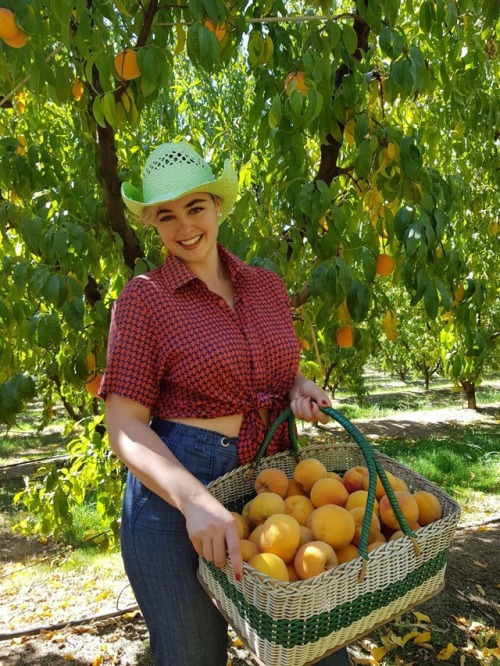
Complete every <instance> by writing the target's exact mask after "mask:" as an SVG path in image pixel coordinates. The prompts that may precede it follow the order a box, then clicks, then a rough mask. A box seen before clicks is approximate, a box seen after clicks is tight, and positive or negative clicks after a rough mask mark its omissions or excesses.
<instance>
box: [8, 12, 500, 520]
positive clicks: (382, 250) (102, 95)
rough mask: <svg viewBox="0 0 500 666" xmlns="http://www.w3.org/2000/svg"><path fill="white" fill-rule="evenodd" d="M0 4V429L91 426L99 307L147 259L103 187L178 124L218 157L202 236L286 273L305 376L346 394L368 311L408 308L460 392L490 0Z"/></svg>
mask: <svg viewBox="0 0 500 666" xmlns="http://www.w3.org/2000/svg"><path fill="white" fill-rule="evenodd" d="M0 5H1V10H2V11H1V12H0V36H1V37H2V39H1V40H0V81H1V87H0V91H1V92H0V124H1V128H2V138H1V139H0V160H1V165H2V168H1V170H0V193H1V201H0V228H1V233H2V235H1V243H0V253H1V256H2V262H1V266H0V271H1V282H0V318H1V321H2V326H3V329H4V335H3V336H2V339H1V341H0V357H1V361H2V363H1V368H2V369H1V372H0V420H1V421H3V422H5V423H7V424H8V425H12V424H13V423H14V421H15V418H16V415H17V414H19V413H20V412H22V411H23V410H24V409H25V407H26V404H27V403H28V401H30V400H33V399H34V398H36V399H37V400H39V401H41V402H42V403H43V404H44V405H45V407H46V409H45V410H44V411H43V414H44V417H43V418H42V421H41V423H40V425H44V423H46V422H48V420H49V419H50V414H51V409H52V405H53V404H55V403H56V402H57V403H58V404H62V405H63V406H64V408H65V410H66V413H67V415H68V418H69V419H71V420H73V421H81V420H82V419H87V420H86V421H84V423H85V428H87V427H88V423H89V421H88V420H89V419H90V420H92V423H94V425H96V424H97V425H99V428H98V430H97V431H96V432H97V433H98V434H99V436H101V435H102V433H103V431H102V428H101V427H100V420H101V419H102V405H101V404H100V401H99V399H97V398H96V397H95V396H94V395H93V394H94V393H95V391H94V390H91V391H89V390H87V389H88V387H89V382H91V381H93V380H94V379H95V378H96V377H98V376H99V375H100V374H101V373H102V371H103V370H104V367H105V361H106V339H107V330H108V325H109V315H110V310H111V307H112V304H113V301H114V299H115V298H116V297H117V295H118V294H119V292H120V290H121V288H122V287H123V285H124V284H125V283H126V282H127V281H128V280H129V279H130V278H131V277H132V276H133V275H137V274H140V273H142V272H144V271H146V270H148V269H150V268H152V267H154V266H156V265H158V264H159V263H160V262H161V260H162V257H163V253H162V248H161V247H160V245H159V243H158V240H157V238H156V236H155V234H154V233H153V232H152V231H151V230H150V229H148V228H142V227H140V226H138V225H137V224H136V223H135V222H134V221H133V220H132V219H131V218H130V217H129V216H128V214H127V213H126V211H125V208H124V205H123V202H122V200H121V197H120V184H121V182H122V181H123V180H124V179H127V180H132V181H133V182H135V183H136V184H139V178H140V172H141V169H142V166H143V164H144V161H145V158H146V156H147V154H148V153H149V152H150V150H151V149H152V148H153V147H155V146H156V145H157V144H158V143H159V142H161V141H165V140H175V139H181V138H187V139H189V140H190V141H191V142H192V143H193V144H194V145H195V146H198V147H199V148H200V149H201V150H202V151H203V152H204V153H205V154H210V156H211V159H212V161H213V162H214V163H215V166H216V168H217V167H218V166H221V165H222V162H223V160H224V158H226V157H231V159H232V160H233V162H234V164H235V166H236V167H237V169H238V172H239V179H240V195H239V199H238V201H237V204H236V206H235V209H234V211H233V214H232V215H231V217H230V218H229V219H228V220H226V221H225V223H224V224H223V225H222V227H221V232H220V240H221V241H222V242H223V243H225V244H226V245H227V246H228V247H229V248H230V249H231V250H233V251H235V252H236V253H237V254H238V255H240V256H241V257H242V258H244V259H245V260H247V261H250V262H252V263H254V264H260V265H265V266H268V267H270V268H272V269H274V270H276V271H278V272H279V273H280V275H282V277H283V278H284V280H285V283H286V285H287V287H288V289H289V292H290V298H291V303H292V306H293V308H294V316H295V323H296V328H297V333H298V335H299V337H300V338H301V339H302V340H303V341H304V342H303V345H304V354H303V356H304V371H305V372H307V373H308V374H309V375H311V376H314V377H315V378H316V380H318V381H321V382H324V383H325V385H327V386H331V387H335V386H338V385H339V382H342V381H344V382H347V384H348V385H350V386H352V387H354V388H355V389H356V390H357V391H358V392H359V393H361V392H362V380H361V371H362V368H363V365H364V364H365V363H366V362H367V361H368V359H369V358H370V355H371V354H372V353H373V352H376V350H377V349H378V345H379V338H380V336H381V335H384V336H385V337H384V340H385V339H386V338H387V340H389V342H391V343H394V344H397V343H398V340H399V339H400V337H401V336H400V335H399V334H398V335H396V329H395V324H394V322H392V324H391V323H390V324H388V323H387V322H388V320H387V319H386V320H385V322H386V323H385V325H384V324H383V322H384V317H385V316H386V313H387V312H392V313H394V317H393V319H394V320H395V321H399V322H401V321H404V318H405V316H407V315H406V314H405V316H403V317H399V316H398V315H399V314H400V313H398V308H399V309H401V308H403V309H404V310H405V313H407V312H408V311H411V308H419V313H420V314H419V320H422V322H423V325H426V322H430V323H431V326H432V330H435V331H436V339H437V340H438V341H439V344H440V355H441V358H442V364H443V368H444V371H445V372H446V374H447V376H449V377H450V378H452V379H453V380H454V381H455V382H457V383H459V384H461V385H462V387H463V388H464V390H465V391H466V393H467V396H468V400H469V405H470V406H474V404H475V395H474V391H475V387H476V385H477V384H478V382H480V380H481V376H482V374H483V372H484V371H485V369H491V368H493V367H495V365H498V358H499V352H498V335H499V334H498V331H499V330H500V306H499V300H500V299H499V298H498V296H499V293H498V282H496V281H495V280H494V279H493V278H494V276H495V275H496V264H497V256H498V249H499V243H498V238H499V220H498V211H499V210H500V200H499V199H500V195H499V192H500V189H499V188H498V173H499V171H498V168H495V158H496V155H497V149H498V140H499V131H500V127H499V125H500V112H499V108H500V105H499V90H500V86H499V85H498V62H499V60H498V56H499V54H498V43H497V41H496V39H497V37H498V29H499V24H498V21H499V17H498V6H497V3H496V2H495V1H494V0H481V1H480V2H477V1H476V0H418V1H417V2H413V1H410V0H406V1H403V2H400V1H399V0H349V1H348V0H339V1H337V2H332V1H327V0H314V1H311V2H299V1H297V2H287V3H284V2H282V1H281V0H258V1H257V2H247V1H242V0H234V1H233V2H226V1H222V0H190V2H189V3H180V2H177V3H160V2H159V0H144V1H143V2H140V3H138V2H135V0H114V2H101V1H99V0H44V1H43V2H42V1H41V0H0ZM391 317H392V315H391ZM339 329H340V330H341V331H343V332H342V333H341V334H340V335H339V337H337V333H338V331H339ZM386 329H387V330H389V331H390V334H389V335H387V330H386ZM390 337H392V340H390V339H389V338H390ZM338 340H341V343H340V344H338V342H337V341H338ZM384 344H385V342H384ZM89 355H91V358H92V359H93V361H92V367H91V368H90V367H89V364H88V359H89ZM93 386H94V384H92V387H93ZM86 432H87V431H86ZM89 437H90V441H92V442H94V444H93V445H94V446H96V443H95V441H94V439H92V436H90V435H89ZM100 451H101V455H102V456H105V455H106V454H105V447H103V448H102V449H100ZM103 464H104V463H103ZM106 469H107V468H106ZM54 483H55V482H54ZM53 487H54V486H53ZM66 491H67V492H69V493H71V488H69V487H68V488H66ZM106 502H108V504H109V506H111V504H112V502H111V500H109V498H108V499H107V500H105V501H104V500H103V504H102V506H101V509H102V514H103V515H105V514H106V511H107V510H108V508H109V506H108V504H106Z"/></svg>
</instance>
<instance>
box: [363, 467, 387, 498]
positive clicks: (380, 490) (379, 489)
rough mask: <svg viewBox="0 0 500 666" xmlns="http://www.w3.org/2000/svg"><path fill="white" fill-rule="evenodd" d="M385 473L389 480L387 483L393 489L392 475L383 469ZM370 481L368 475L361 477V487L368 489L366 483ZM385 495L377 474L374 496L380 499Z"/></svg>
mask: <svg viewBox="0 0 500 666" xmlns="http://www.w3.org/2000/svg"><path fill="white" fill-rule="evenodd" d="M385 475H386V477H387V480H388V481H389V484H390V486H391V488H392V489H393V490H394V475H393V474H391V473H390V472H388V471H387V470H385ZM369 483H370V477H369V476H368V475H366V477H365V478H364V479H363V488H364V489H365V490H368V484H369ZM384 495H385V488H384V486H383V484H382V481H381V480H380V477H379V476H378V475H377V485H376V487H375V497H376V498H377V499H378V500H379V501H380V500H381V499H382V497H383V496H384Z"/></svg>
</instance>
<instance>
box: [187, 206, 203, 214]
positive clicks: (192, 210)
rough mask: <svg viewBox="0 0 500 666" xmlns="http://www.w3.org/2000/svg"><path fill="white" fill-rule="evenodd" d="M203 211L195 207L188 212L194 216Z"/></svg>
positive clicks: (200, 207) (201, 208)
mask: <svg viewBox="0 0 500 666" xmlns="http://www.w3.org/2000/svg"><path fill="white" fill-rule="evenodd" d="M202 210H203V207H202V206H196V208H191V210H190V212H191V213H193V214H194V215H196V213H200V212H201V211H202Z"/></svg>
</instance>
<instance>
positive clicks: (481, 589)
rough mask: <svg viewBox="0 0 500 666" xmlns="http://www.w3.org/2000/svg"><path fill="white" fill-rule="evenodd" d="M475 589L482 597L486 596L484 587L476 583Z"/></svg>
mask: <svg viewBox="0 0 500 666" xmlns="http://www.w3.org/2000/svg"><path fill="white" fill-rule="evenodd" d="M476 588H477V591H478V592H479V594H481V595H482V596H483V597H485V596H486V592H485V591H484V587H483V586H482V585H479V583H476Z"/></svg>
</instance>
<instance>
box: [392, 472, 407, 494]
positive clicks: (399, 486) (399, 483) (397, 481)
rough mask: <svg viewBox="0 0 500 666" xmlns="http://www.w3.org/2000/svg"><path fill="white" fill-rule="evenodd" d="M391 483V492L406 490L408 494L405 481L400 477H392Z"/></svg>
mask: <svg viewBox="0 0 500 666" xmlns="http://www.w3.org/2000/svg"><path fill="white" fill-rule="evenodd" d="M393 481H394V484H392V483H391V485H392V489H393V490H406V491H407V492H410V490H409V488H408V486H407V485H406V481H405V480H404V479H402V478H401V477H400V476H394V477H393Z"/></svg>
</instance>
